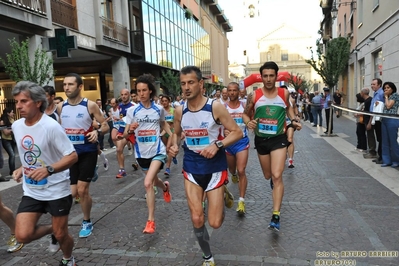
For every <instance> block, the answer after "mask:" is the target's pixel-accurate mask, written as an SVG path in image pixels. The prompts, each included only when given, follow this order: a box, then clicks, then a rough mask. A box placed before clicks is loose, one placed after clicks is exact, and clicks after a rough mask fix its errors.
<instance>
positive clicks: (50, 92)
mask: <svg viewBox="0 0 399 266" xmlns="http://www.w3.org/2000/svg"><path fill="white" fill-rule="evenodd" d="M43 90H44V91H45V92H47V93H48V95H50V96H53V95H55V89H54V87H53V86H50V85H46V86H43Z"/></svg>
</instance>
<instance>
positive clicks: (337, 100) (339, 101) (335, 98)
mask: <svg viewBox="0 0 399 266" xmlns="http://www.w3.org/2000/svg"><path fill="white" fill-rule="evenodd" d="M359 96H360V95H359ZM356 97H357V96H356ZM343 102H344V97H342V94H341V93H340V92H339V90H336V91H335V93H334V96H333V103H334V104H335V105H336V106H341V105H342V103H343ZM335 115H336V116H337V118H339V117H340V116H341V115H342V110H341V109H338V108H335Z"/></svg>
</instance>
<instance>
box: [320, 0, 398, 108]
mask: <svg viewBox="0 0 399 266" xmlns="http://www.w3.org/2000/svg"><path fill="white" fill-rule="evenodd" d="M322 8H323V13H324V17H325V19H324V20H323V22H324V23H325V25H324V26H325V28H326V29H327V28H328V27H329V26H331V29H332V31H331V34H332V35H331V36H332V37H337V36H341V37H347V38H348V40H350V43H351V50H350V51H351V52H350V59H349V64H348V71H347V73H345V74H344V75H342V77H341V78H340V80H339V82H338V85H337V88H338V89H342V90H343V91H344V93H345V94H346V97H345V98H346V103H345V104H347V105H348V106H349V107H352V108H354V107H356V97H355V95H356V94H357V93H358V92H360V90H361V89H362V88H364V87H368V88H371V87H370V84H371V81H372V80H373V79H374V78H380V79H381V80H382V81H383V82H385V81H391V82H393V83H395V84H396V85H399V76H398V74H397V73H398V71H399V1H396V0H387V1H381V0H374V1H366V0H347V1H341V2H338V1H335V0H325V1H322ZM331 11H336V12H332V14H331ZM322 34H324V35H326V34H327V33H326V31H324V30H323V31H322Z"/></svg>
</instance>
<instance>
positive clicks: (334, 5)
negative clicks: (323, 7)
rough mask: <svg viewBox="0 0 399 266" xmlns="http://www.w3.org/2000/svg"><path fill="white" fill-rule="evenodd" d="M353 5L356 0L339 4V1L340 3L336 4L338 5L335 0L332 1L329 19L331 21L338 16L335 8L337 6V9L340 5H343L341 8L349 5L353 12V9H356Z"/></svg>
mask: <svg viewBox="0 0 399 266" xmlns="http://www.w3.org/2000/svg"><path fill="white" fill-rule="evenodd" d="M355 4H356V0H352V1H350V2H341V1H340V2H338V3H337V0H334V2H333V5H332V8H331V18H332V19H336V18H337V16H338V8H337V5H338V7H339V6H341V5H343V6H347V5H351V7H352V10H355V9H356V6H355Z"/></svg>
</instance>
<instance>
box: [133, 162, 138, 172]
mask: <svg viewBox="0 0 399 266" xmlns="http://www.w3.org/2000/svg"><path fill="white" fill-rule="evenodd" d="M132 167H133V168H134V171H137V170H139V164H138V163H132Z"/></svg>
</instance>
